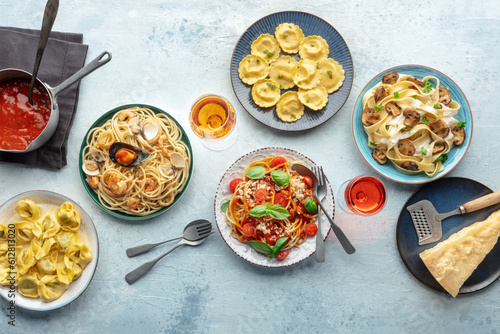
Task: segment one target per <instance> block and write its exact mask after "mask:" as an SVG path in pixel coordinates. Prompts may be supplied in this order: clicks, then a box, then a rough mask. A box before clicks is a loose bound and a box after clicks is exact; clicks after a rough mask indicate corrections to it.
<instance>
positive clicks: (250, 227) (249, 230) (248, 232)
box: [241, 224, 255, 238]
mask: <svg viewBox="0 0 500 334" xmlns="http://www.w3.org/2000/svg"><path fill="white" fill-rule="evenodd" d="M241 232H242V233H243V235H244V236H245V237H247V238H251V237H253V235H254V234H255V225H254V224H245V225H243V228H242V229H241Z"/></svg>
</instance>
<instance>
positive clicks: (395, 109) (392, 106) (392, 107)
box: [385, 101, 401, 117]
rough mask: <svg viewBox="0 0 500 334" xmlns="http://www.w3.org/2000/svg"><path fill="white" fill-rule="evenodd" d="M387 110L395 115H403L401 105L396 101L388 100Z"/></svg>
mask: <svg viewBox="0 0 500 334" xmlns="http://www.w3.org/2000/svg"><path fill="white" fill-rule="evenodd" d="M385 111H387V112H388V113H390V114H391V115H392V116H394V117H396V116H399V115H401V107H400V106H399V105H398V104H397V103H396V102H394V101H391V102H387V104H386V105H385Z"/></svg>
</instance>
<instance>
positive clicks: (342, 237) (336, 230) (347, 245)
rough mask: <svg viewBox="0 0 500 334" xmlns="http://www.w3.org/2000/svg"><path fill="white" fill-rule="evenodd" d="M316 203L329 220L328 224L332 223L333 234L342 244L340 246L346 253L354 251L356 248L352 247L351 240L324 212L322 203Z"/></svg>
mask: <svg viewBox="0 0 500 334" xmlns="http://www.w3.org/2000/svg"><path fill="white" fill-rule="evenodd" d="M318 203H319V206H320V207H321V209H322V210H323V211H324V212H325V216H326V218H328V220H329V221H330V224H331V225H332V230H333V233H335V235H336V236H337V239H338V240H339V242H340V244H341V245H342V247H344V250H345V252H346V253H347V254H352V253H354V252H355V251H356V249H354V247H353V245H352V244H351V242H350V241H349V239H347V237H346V235H345V234H344V232H342V230H341V229H340V227H338V226H337V224H335V223H334V222H333V220H332V218H330V216H329V215H327V214H326V211H325V209H324V208H323V205H322V204H321V202H318Z"/></svg>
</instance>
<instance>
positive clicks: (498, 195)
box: [406, 191, 500, 246]
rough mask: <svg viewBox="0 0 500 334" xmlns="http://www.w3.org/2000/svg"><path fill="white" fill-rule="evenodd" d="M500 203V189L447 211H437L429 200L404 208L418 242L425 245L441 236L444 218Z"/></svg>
mask: <svg viewBox="0 0 500 334" xmlns="http://www.w3.org/2000/svg"><path fill="white" fill-rule="evenodd" d="M497 203H500V191H497V192H494V193H491V194H488V195H486V196H482V197H479V198H476V199H475V200H472V201H470V202H467V203H465V204H462V205H460V206H459V207H458V208H456V209H455V210H453V211H451V212H448V213H441V214H440V213H438V212H437V211H436V209H435V208H434V205H432V203H431V202H429V201H427V200H422V201H419V202H417V203H415V204H412V205H410V206H408V207H407V208H406V209H407V210H408V211H409V212H410V215H411V219H412V220H413V225H415V230H416V232H417V235H418V244H419V245H421V246H422V245H427V244H430V243H432V242H435V241H438V240H440V239H441V237H442V236H443V231H442V228H441V221H442V220H443V219H445V218H448V217H451V216H454V215H458V214H464V213H468V212H473V211H476V210H479V209H483V208H486V207H488V206H491V205H493V204H497Z"/></svg>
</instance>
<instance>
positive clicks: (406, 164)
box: [401, 161, 418, 171]
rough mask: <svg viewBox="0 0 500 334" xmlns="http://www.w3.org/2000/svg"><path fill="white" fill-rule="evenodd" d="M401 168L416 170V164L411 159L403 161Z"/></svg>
mask: <svg viewBox="0 0 500 334" xmlns="http://www.w3.org/2000/svg"><path fill="white" fill-rule="evenodd" d="M401 168H404V169H407V170H411V171H417V170H418V165H417V164H416V163H414V162H413V161H405V162H403V163H402V164H401Z"/></svg>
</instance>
